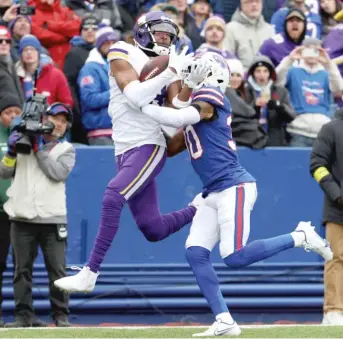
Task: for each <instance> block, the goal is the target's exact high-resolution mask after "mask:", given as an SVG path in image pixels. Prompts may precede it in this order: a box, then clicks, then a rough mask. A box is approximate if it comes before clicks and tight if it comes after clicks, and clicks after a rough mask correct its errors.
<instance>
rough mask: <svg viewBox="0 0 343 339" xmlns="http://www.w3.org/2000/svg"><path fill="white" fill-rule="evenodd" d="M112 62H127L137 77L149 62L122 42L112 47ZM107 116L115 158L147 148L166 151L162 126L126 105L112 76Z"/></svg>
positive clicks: (133, 48) (130, 105) (127, 103)
mask: <svg viewBox="0 0 343 339" xmlns="http://www.w3.org/2000/svg"><path fill="white" fill-rule="evenodd" d="M115 59H122V60H126V61H127V62H129V63H130V64H131V65H132V67H133V68H134V69H135V71H136V72H137V74H138V75H139V74H140V73H141V71H142V69H143V66H144V65H145V64H146V62H147V61H149V57H148V56H147V55H146V54H145V53H144V52H142V51H141V50H140V49H139V48H138V47H135V46H133V45H130V44H128V43H126V42H124V41H118V42H116V43H115V44H114V45H112V46H111V48H110V50H109V53H108V56H107V60H108V61H109V62H111V61H112V60H115ZM108 113H109V115H110V117H111V118H112V126H113V127H112V130H113V132H112V139H113V141H114V146H115V153H116V155H118V154H122V153H124V152H126V151H128V150H130V149H132V148H134V147H139V146H142V145H147V144H153V145H160V146H164V147H166V141H165V137H164V135H163V133H162V130H161V125H160V124H159V123H158V122H156V121H154V120H152V119H151V118H150V117H148V116H147V115H144V114H143V113H142V112H141V110H140V109H139V108H135V107H134V106H133V105H132V104H130V103H129V101H128V99H127V98H126V97H125V95H124V94H123V93H122V91H121V90H120V88H119V87H118V85H117V82H116V80H115V78H114V77H112V76H111V74H110V104H109V107H108Z"/></svg>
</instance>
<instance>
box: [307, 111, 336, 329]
mask: <svg viewBox="0 0 343 339" xmlns="http://www.w3.org/2000/svg"><path fill="white" fill-rule="evenodd" d="M335 118H336V119H334V120H332V121H330V122H328V123H327V124H325V125H324V126H323V127H322V129H321V130H320V132H319V134H318V137H317V139H316V140H315V141H314V144H313V148H312V154H311V165H310V172H311V174H312V176H313V177H314V179H315V180H316V181H317V182H318V183H319V185H320V187H321V189H322V190H323V191H324V194H325V198H324V209H323V223H324V225H325V226H326V238H327V240H328V241H329V242H330V244H331V248H332V251H333V254H334V258H333V260H331V261H330V262H327V263H326V264H325V270H324V283H325V289H324V291H325V292H324V319H323V323H324V324H332V325H343V191H342V189H343V108H341V109H340V110H338V111H337V112H336V114H335Z"/></svg>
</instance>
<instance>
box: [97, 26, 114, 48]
mask: <svg viewBox="0 0 343 339" xmlns="http://www.w3.org/2000/svg"><path fill="white" fill-rule="evenodd" d="M119 40H120V32H119V31H117V30H114V29H113V28H112V27H109V26H107V25H104V24H100V25H99V29H98V30H97V32H96V43H95V45H96V48H97V49H100V48H101V46H102V45H103V44H104V43H105V42H107V41H119Z"/></svg>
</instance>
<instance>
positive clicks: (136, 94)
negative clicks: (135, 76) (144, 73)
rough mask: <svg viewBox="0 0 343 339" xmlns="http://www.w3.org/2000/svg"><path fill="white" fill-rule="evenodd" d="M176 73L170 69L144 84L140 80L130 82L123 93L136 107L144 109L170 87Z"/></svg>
mask: <svg viewBox="0 0 343 339" xmlns="http://www.w3.org/2000/svg"><path fill="white" fill-rule="evenodd" d="M174 77H175V73H174V72H172V71H171V70H169V69H166V70H165V71H164V72H162V73H161V74H159V75H158V76H156V77H155V78H152V79H149V80H147V81H144V82H140V81H138V80H135V81H132V82H130V83H129V84H128V85H127V86H126V87H125V88H124V91H123V94H124V95H125V97H126V98H127V99H128V100H129V102H130V103H131V104H133V105H134V106H136V107H143V106H146V105H148V104H149V103H151V102H152V101H153V100H154V99H155V98H156V96H157V95H158V94H160V92H161V91H162V88H163V87H165V86H167V85H169V84H170V82H171V81H172V80H173V78H174Z"/></svg>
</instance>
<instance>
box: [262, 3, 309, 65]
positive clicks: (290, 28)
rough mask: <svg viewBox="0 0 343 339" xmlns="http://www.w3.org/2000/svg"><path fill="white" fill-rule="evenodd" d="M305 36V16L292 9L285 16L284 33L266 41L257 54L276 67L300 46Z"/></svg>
mask: <svg viewBox="0 0 343 339" xmlns="http://www.w3.org/2000/svg"><path fill="white" fill-rule="evenodd" d="M305 34H306V16H305V14H304V13H303V12H302V11H300V10H299V9H296V8H292V9H290V10H289V11H288V14H287V16H286V21H285V31H284V33H280V34H276V35H274V36H273V37H272V38H271V39H268V40H266V41H265V42H264V43H263V45H262V46H261V48H260V51H259V54H262V55H265V56H267V57H268V58H269V59H270V60H271V61H272V62H273V64H274V66H275V67H277V66H278V65H279V63H280V62H281V60H282V59H283V58H284V57H286V56H287V55H289V54H290V53H291V52H292V50H293V49H294V48H295V47H297V46H299V45H301V43H302V41H303V40H304V38H305Z"/></svg>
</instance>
